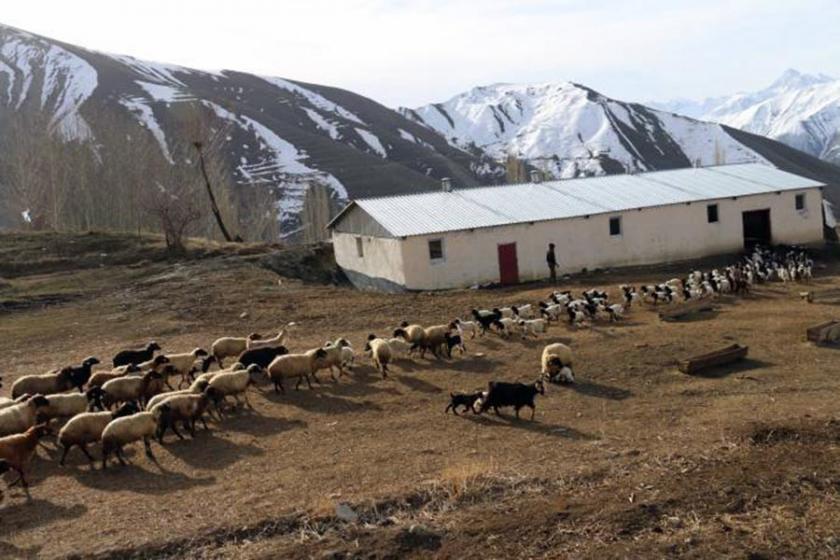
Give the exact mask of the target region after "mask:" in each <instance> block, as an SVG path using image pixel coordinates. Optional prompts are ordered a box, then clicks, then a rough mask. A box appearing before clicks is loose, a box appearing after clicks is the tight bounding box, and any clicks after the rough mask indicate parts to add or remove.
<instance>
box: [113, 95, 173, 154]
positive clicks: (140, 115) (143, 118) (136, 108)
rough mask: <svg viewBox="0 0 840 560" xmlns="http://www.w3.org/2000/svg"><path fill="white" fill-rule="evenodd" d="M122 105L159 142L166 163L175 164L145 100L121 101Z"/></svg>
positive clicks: (161, 131) (161, 130) (162, 133)
mask: <svg viewBox="0 0 840 560" xmlns="http://www.w3.org/2000/svg"><path fill="white" fill-rule="evenodd" d="M120 105H122V106H123V107H125V108H126V109H128V110H129V111H130V112H131V114H133V115H134V116H135V117H136V118H137V120H138V121H139V122H140V124H141V126H143V127H144V128H146V129H147V130H148V131H149V132H151V133H152V136H153V137H154V139H155V140H157V143H158V145H159V146H160V151H161V152H162V153H163V157H165V158H166V161H168V162H169V163H172V164H174V163H175V160H173V159H172V154H170V152H169V146H168V145H167V144H166V135H165V134H164V132H163V129H162V128H161V126H160V124H159V123H158V122H157V119H155V115H154V113H153V112H152V108H151V107H150V106H149V105H148V104H147V103H146V102H145V100H143V99H139V98H131V99H120Z"/></svg>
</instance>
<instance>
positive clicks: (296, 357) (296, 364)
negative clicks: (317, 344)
mask: <svg viewBox="0 0 840 560" xmlns="http://www.w3.org/2000/svg"><path fill="white" fill-rule="evenodd" d="M326 357H327V351H326V350H324V349H323V348H315V349H314V350H309V351H308V352H304V353H303V354H284V355H281V356H277V357H276V358H274V360H273V361H272V362H271V363H270V364H269V366H268V376H269V378H270V379H271V382H272V383H273V384H274V392H275V393H279V392H281V391H282V392H284V393H285V392H286V389H285V388H283V379H284V378H287V377H297V378H298V379H297V384H296V385H295V390H298V389H299V388H300V382H301V381H303V380H304V379H306V383H307V385H309V388H310V389H311V388H312V380H311V379H310V376H314V375H313V372H314V370H315V368H316V367H317V362H318V360H324V359H326ZM316 381H317V378H316Z"/></svg>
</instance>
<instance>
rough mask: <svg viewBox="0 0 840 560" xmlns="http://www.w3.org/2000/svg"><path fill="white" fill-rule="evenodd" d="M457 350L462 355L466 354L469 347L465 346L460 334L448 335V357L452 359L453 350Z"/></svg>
mask: <svg viewBox="0 0 840 560" xmlns="http://www.w3.org/2000/svg"><path fill="white" fill-rule="evenodd" d="M453 348H457V349H458V350H459V351H460V352H461V355H464V354H466V352H467V347H466V346H465V345H464V340H463V339H462V338H461V335H460V334H450V333H446V355H447V356H448V357H449V358H452V349H453Z"/></svg>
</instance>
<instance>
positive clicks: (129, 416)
mask: <svg viewBox="0 0 840 560" xmlns="http://www.w3.org/2000/svg"><path fill="white" fill-rule="evenodd" d="M812 267H813V262H812V261H811V260H810V258H809V257H808V256H807V255H806V254H805V253H804V252H803V251H800V250H797V249H785V250H778V249H777V250H775V251H771V250H768V249H756V250H755V251H754V252H753V253H752V254H750V255H749V256H748V257H745V258H744V259H743V261H741V262H739V263H737V264H735V265H733V266H730V267H726V268H725V269H722V270H713V271H711V272H709V273H703V272H700V271H694V272H692V273H691V274H690V275H689V276H688V277H687V278H685V279H673V280H669V281H668V282H665V283H664V284H656V285H651V286H641V287H640V289H638V290H637V289H636V288H635V287H632V286H621V287H620V293H621V296H620V297H621V302H618V303H616V302H613V301H611V300H610V296H609V294H608V293H606V292H604V291H598V290H586V291H583V292H582V294H581V296H580V297H574V296H573V295H572V293H571V292H569V291H554V292H552V293H551V294H549V297H548V298H547V300H546V301H542V302H538V303H536V304H534V305H532V304H526V305H521V306H508V307H500V308H493V309H483V310H482V309H473V310H472V311H471V316H472V319H471V320H465V319H461V318H457V319H454V320H452V321H450V322H448V323H445V324H440V325H433V326H428V327H423V326H421V325H418V324H409V323H408V322H404V323H402V324H401V325H400V326H399V327H397V328H396V329H395V330H394V331H393V332H392V333H391V336H386V337H380V336H377V335H375V334H371V335H369V336H368V337H367V341H366V343H365V346H364V352H365V354H366V355H367V356H368V357H369V358H370V360H371V362H372V363H373V365H374V366H375V367H376V368H377V370H378V371H379V372H380V373H381V375H382V377H383V378H387V376H388V372H389V366H390V364H391V363H392V362H393V361H394V360H395V359H398V358H412V357H414V356H415V355H418V356H419V357H421V358H422V357H423V356H425V354H426V353H427V352H430V353H431V354H432V355H434V356H435V357H436V358H443V357H449V358H451V357H452V353H453V350H459V351H460V352H461V353H462V354H463V353H465V352H466V348H465V343H464V340H465V339H466V337H467V336H469V337H470V338H475V337H481V336H484V335H485V334H486V333H487V332H495V333H497V334H498V335H499V336H500V337H503V338H508V337H510V336H512V335H514V334H515V333H519V334H520V335H521V336H522V337H523V338H524V337H528V336H533V337H537V336H539V335H540V334H544V333H546V332H547V331H548V329H549V328H550V326H551V325H552V324H553V323H560V322H562V321H568V322H569V323H570V324H571V325H581V324H582V323H584V322H587V321H595V320H598V319H599V318H602V319H604V320H607V321H617V320H620V319H621V318H622V317H623V315H624V314H625V313H627V312H628V310H629V309H630V308H631V306H632V305H633V304H634V303H635V302H637V301H645V302H647V303H649V304H652V305H655V304H658V303H661V302H672V301H679V300H691V299H694V298H700V297H710V296H713V295H714V294H717V293H744V292H746V291H748V290H749V289H750V286H752V285H753V284H754V283H759V282H765V281H769V280H780V281H783V282H786V281H791V280H799V279H807V278H810V277H811V270H812ZM292 326H294V323H290V324H289V325H286V327H284V328H283V329H281V330H280V331H279V332H278V333H277V335H276V336H273V337H270V338H263V337H261V336H260V335H258V334H256V333H252V334H250V335H248V336H247V337H241V338H240V337H223V338H220V339H218V340H216V341H215V342H213V344H212V345H211V346H210V349H209V351H208V350H204V349H202V348H196V349H194V350H192V351H190V352H185V353H172V354H166V353H161V352H160V351H161V347H160V346H159V345H158V344H157V343H155V342H150V343H149V344H148V345H146V347H145V348H142V349H128V350H123V351H120V352H118V353H117V354H116V355H115V356H114V357H113V359H112V367H111V368H109V369H107V370H99V371H94V367H95V366H97V365H99V364H100V362H99V360H98V359H96V358H94V357H90V358H87V359H85V360H84V361H83V362H82V363H81V364H78V365H71V366H67V367H63V368H60V369H56V370H53V371H50V372H47V373H45V374H41V375H26V376H23V377H20V378H19V379H17V380H16V381H15V383H14V384H13V385H12V388H11V396H10V397H0V474H2V473H4V472H6V471H8V470H14V471H16V472H17V474H18V475H19V476H18V479H17V480H16V481H15V482H14V483H12V485H14V484H16V483H18V482H20V483H21V484H22V486H23V488H24V489H25V491H26V493H27V496H28V495H29V491H28V481H27V478H26V475H27V470H28V467H29V465H30V463H31V461H32V459H33V457H34V455H35V451H36V447H37V445H38V442H39V440H40V439H41V438H43V437H44V436H46V435H47V434H50V433H52V432H51V429H50V426H51V424H52V423H53V422H62V421H63V422H64V424H63V426H62V427H61V428H60V430H59V431H58V434H57V443H58V445H59V446H60V447H61V448H62V450H63V451H62V455H61V460H60V464H61V465H64V461H65V459H66V457H67V454H68V452H69V451H70V450H71V449H72V448H73V447H78V448H79V449H80V450H81V451H82V453H84V454H85V456H86V457H87V458H88V460H89V461H90V463H91V466H93V465H94V458H93V456H92V455H91V454H90V452H89V450H88V446H89V445H91V444H95V443H97V442H100V443H101V449H102V451H101V454H102V459H101V464H102V468H103V469H105V468H106V467H107V464H108V460H109V459H110V458H111V457H116V459H117V460H118V461H119V462H120V463H121V464H125V462H126V460H125V456H124V453H123V448H124V446H126V445H128V444H131V443H133V442H139V441H142V442H143V444H144V447H145V451H146V455H148V456H149V457H150V458H151V459H154V455H153V452H152V448H151V440H152V439H153V438H154V439H157V440H158V442H159V443H161V444H162V443H163V440H164V436H165V435H166V433H167V431H168V430H171V431H172V432H173V433H174V434H175V435H176V436H177V437H178V438H180V439H183V438H184V437H183V435H182V434H181V432H180V431H179V430H178V427H179V425H180V426H181V427H182V429H184V430H186V431H188V432H189V433H190V434H191V435H193V436H195V429H196V424H197V423H199V422H200V423H201V424H202V425H203V426H204V427H205V429H206V428H207V424H206V421H205V416H209V417H210V418H211V419H213V420H218V421H221V420H222V419H223V418H224V415H225V414H226V405H229V404H230V403H229V401H228V400H227V399H228V398H229V397H230V398H233V399H234V400H235V401H236V405H240V404H243V403H244V405H245V406H248V407H249V408H252V407H251V403H250V402H249V400H248V396H247V393H248V390H249V388H250V387H251V386H252V385H254V384H255V383H260V382H264V381H268V382H269V383H270V384H271V385H272V386H273V388H274V390H275V391H276V392H285V387H284V382H285V381H290V380H294V381H295V382H296V385H295V388H296V389H297V388H299V387H300V385H301V383H302V382H303V381H306V383H307V385H308V386H309V387H310V388H312V381H313V380H314V381H316V382H320V379H319V378H318V377H317V374H318V373H319V372H320V371H324V370H328V371H329V375H330V376H331V378H332V380H333V381H337V380H338V379H337V378H336V376H335V372H336V371H337V372H338V375H339V376H343V375H347V372H348V370H352V368H353V367H354V365H355V361H356V352H355V351H354V349H353V347H352V345H351V344H350V342H349V341H348V340H347V339H345V338H338V339H336V340H334V341H328V342H326V343H325V344H324V345H323V346H320V347H318V348H313V349H310V350H307V351H304V352H298V353H292V352H289V350H288V348H287V347H286V344H287V342H288V338H289V329H290V328H291V327H292ZM226 360H233V363H232V364H230V365H227V366H226V365H225V361H226ZM214 365H215V366H216V369H212V367H213V366H214ZM176 380H177V388H176V387H175V386H174V385H173V383H174V382H175V381H176ZM546 381H548V382H552V383H574V382H575V376H574V372H573V370H572V351H571V349H570V348H569V347H568V346H566V345H564V344H561V343H553V344H548V345H547V346H545V348H544V349H543V352H542V356H541V365H540V376H539V378H538V379H537V380H536V381H534V382H533V383H530V384H522V383H509V382H502V381H492V382H490V383H489V384H488V386H487V388H486V389H485V390H476V391H473V392H469V393H450V397H451V402H450V404H449V406H447V408H446V410H447V411H449V410H452V411H453V412H454V413H455V414H458V409H459V408H463V409H465V410H471V411H472V412H473V413H475V414H480V413H483V412H486V411H488V410H490V409H491V408H492V409H493V410H494V411H495V412H496V414H499V409H500V408H503V407H513V408H514V409H515V412H516V417H517V418H518V417H519V411H520V409H521V408H523V407H524V408H530V409H531V418H532V419H533V417H534V412H535V402H534V399H535V397H536V395H537V394H545V382H546ZM0 386H2V383H0Z"/></svg>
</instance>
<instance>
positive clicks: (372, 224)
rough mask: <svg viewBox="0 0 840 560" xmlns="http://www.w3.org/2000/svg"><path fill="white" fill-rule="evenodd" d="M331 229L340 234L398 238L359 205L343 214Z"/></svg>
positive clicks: (331, 225)
mask: <svg viewBox="0 0 840 560" xmlns="http://www.w3.org/2000/svg"><path fill="white" fill-rule="evenodd" d="M330 227H331V228H332V230H333V231H336V232H338V233H349V234H354V235H365V236H369V237H383V238H394V237H396V236H395V235H393V234H392V233H391V232H390V231H388V230H387V229H385V227H384V226H383V225H382V224H380V223H379V222H377V221H376V220H375V219H374V218H373V217H372V216H371V215H370V214H368V213H367V212H365V210H364V209H363V208H362V207H361V206H359V205H358V204H356V205H354V206H353V207H352V208H348V209H347V210H346V211H345V212H342V214H341V216H340V219H336V220H334V221H333V223H332V224H330Z"/></svg>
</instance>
